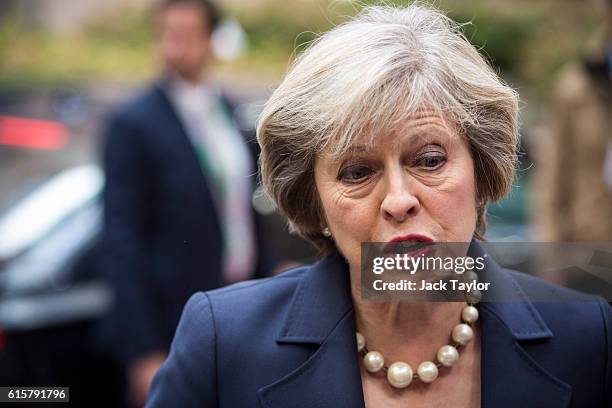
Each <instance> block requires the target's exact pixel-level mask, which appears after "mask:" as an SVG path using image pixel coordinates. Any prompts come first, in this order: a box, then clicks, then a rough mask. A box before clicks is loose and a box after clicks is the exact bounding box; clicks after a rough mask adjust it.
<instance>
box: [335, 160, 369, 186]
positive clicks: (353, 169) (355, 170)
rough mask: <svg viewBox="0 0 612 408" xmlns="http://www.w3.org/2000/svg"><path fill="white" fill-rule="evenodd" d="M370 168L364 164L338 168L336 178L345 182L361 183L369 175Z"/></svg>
mask: <svg viewBox="0 0 612 408" xmlns="http://www.w3.org/2000/svg"><path fill="white" fill-rule="evenodd" d="M372 173H373V171H372V169H371V168H370V167H368V166H366V165H365V164H353V165H350V166H347V167H345V168H343V169H342V170H340V173H339V174H338V180H340V181H343V182H346V183H361V182H363V181H365V180H367V179H368V177H370V175H371V174H372Z"/></svg>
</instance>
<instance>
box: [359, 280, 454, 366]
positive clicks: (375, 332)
mask: <svg viewBox="0 0 612 408" xmlns="http://www.w3.org/2000/svg"><path fill="white" fill-rule="evenodd" d="M352 276H354V275H352ZM351 294H352V298H353V305H354V307H355V318H356V328H357V331H359V332H360V333H361V334H363V336H364V337H365V339H366V342H367V344H368V348H369V349H370V350H377V351H379V352H381V353H383V355H385V358H391V359H392V360H403V361H406V362H409V363H411V362H412V363H416V362H419V361H423V360H427V359H431V358H432V357H433V356H434V355H435V353H436V351H437V349H438V348H439V347H440V346H442V345H444V344H450V343H449V341H450V340H449V333H450V332H451V330H452V329H453V327H455V325H457V324H458V323H459V321H460V319H461V310H462V308H463V307H465V303H464V302H419V301H413V302H396V301H394V302H373V301H368V300H362V299H361V291H360V288H359V280H358V279H351Z"/></svg>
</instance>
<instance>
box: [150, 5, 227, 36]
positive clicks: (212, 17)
mask: <svg viewBox="0 0 612 408" xmlns="http://www.w3.org/2000/svg"><path fill="white" fill-rule="evenodd" d="M178 5H189V6H195V7H198V8H199V9H200V11H201V12H202V16H203V17H204V21H206V23H207V25H208V29H209V32H208V34H210V33H212V32H213V31H215V29H216V28H217V26H218V25H219V22H220V21H221V14H220V12H219V8H218V7H217V5H216V4H215V3H214V2H213V1H212V0H160V2H159V3H158V4H157V8H156V12H157V14H161V13H163V12H164V11H166V10H167V9H169V8H170V7H173V6H178Z"/></svg>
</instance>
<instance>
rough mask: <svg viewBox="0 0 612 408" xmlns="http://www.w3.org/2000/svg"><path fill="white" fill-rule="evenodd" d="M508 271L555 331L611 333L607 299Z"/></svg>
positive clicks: (611, 315)
mask: <svg viewBox="0 0 612 408" xmlns="http://www.w3.org/2000/svg"><path fill="white" fill-rule="evenodd" d="M505 271H506V272H507V273H509V275H510V276H511V277H512V279H513V280H514V281H515V282H516V283H517V284H518V286H520V288H521V290H522V291H523V292H524V293H525V295H526V296H527V298H528V299H530V300H531V301H532V302H533V304H534V306H535V308H536V309H537V310H538V312H539V313H540V314H541V315H542V317H543V318H544V320H545V321H546V323H547V324H548V325H549V326H555V327H551V329H552V330H553V332H554V331H555V330H554V328H558V329H559V330H557V332H562V333H566V332H568V330H560V329H568V328H570V326H571V327H572V329H573V330H570V331H569V332H570V333H569V334H579V333H578V332H577V331H576V329H578V328H580V327H582V328H586V327H590V328H592V329H594V330H599V332H602V331H605V330H606V329H608V330H610V321H611V319H612V309H611V308H610V305H609V304H608V302H606V301H605V300H604V299H603V298H601V297H599V296H594V295H590V294H586V293H583V292H578V291H576V290H573V289H568V288H565V287H562V286H559V285H555V284H551V283H548V282H546V281H544V280H542V279H540V278H536V277H534V276H531V275H528V274H526V273H521V272H517V271H513V270H508V269H506V270H505ZM602 334H605V333H603V332H602ZM609 335H612V333H609ZM611 345H612V343H611Z"/></svg>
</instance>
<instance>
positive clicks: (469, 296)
mask: <svg viewBox="0 0 612 408" xmlns="http://www.w3.org/2000/svg"><path fill="white" fill-rule="evenodd" d="M481 299H482V293H481V292H480V291H479V290H478V289H474V290H470V291H469V292H467V293H466V294H465V300H466V301H467V302H468V303H472V304H476V303H478V302H480V300H481Z"/></svg>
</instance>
